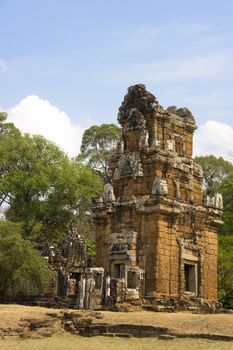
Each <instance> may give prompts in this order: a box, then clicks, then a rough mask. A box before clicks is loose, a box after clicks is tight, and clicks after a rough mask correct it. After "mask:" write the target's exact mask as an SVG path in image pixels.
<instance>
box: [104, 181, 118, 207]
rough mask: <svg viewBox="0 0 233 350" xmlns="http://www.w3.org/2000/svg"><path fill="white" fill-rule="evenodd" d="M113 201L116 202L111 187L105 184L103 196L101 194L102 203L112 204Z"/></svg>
mask: <svg viewBox="0 0 233 350" xmlns="http://www.w3.org/2000/svg"><path fill="white" fill-rule="evenodd" d="M115 200H116V197H115V194H114V191H113V187H112V185H111V184H106V185H105V186H104V194H103V201H104V203H112V202H115Z"/></svg>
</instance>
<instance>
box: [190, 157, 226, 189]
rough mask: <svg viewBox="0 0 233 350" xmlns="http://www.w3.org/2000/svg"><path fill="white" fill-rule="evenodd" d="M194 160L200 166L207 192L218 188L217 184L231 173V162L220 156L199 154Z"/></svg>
mask: <svg viewBox="0 0 233 350" xmlns="http://www.w3.org/2000/svg"><path fill="white" fill-rule="evenodd" d="M195 161H196V162H197V163H199V164H200V165H201V166H202V169H203V172H204V185H205V187H206V189H207V193H208V194H213V193H214V192H217V191H218V190H219V184H220V183H221V182H222V181H223V180H224V179H225V178H226V177H227V176H228V175H230V174H233V164H232V163H230V162H228V161H226V160H225V159H223V158H222V157H219V158H217V157H215V156H213V155H210V156H200V157H196V158H195Z"/></svg>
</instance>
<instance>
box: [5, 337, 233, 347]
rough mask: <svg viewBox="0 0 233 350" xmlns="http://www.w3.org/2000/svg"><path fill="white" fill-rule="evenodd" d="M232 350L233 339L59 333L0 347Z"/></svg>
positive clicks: (15, 340)
mask: <svg viewBox="0 0 233 350" xmlns="http://www.w3.org/2000/svg"><path fill="white" fill-rule="evenodd" d="M99 348H100V349H101V350H129V349H133V350H153V349H155V350H208V349H211V350H219V349H221V350H232V349H233V343H232V342H222V341H221V342H220V341H209V340H203V339H201V340H199V339H174V340H171V341H165V340H157V339H136V338H131V339H122V338H106V337H93V338H83V337H80V336H77V335H70V334H63V335H62V334H57V335H55V336H53V337H52V338H43V339H28V340H21V339H18V338H14V339H12V338H10V339H9V338H8V339H6V340H1V341H0V350H48V349H49V350H77V349H78V350H96V349H99Z"/></svg>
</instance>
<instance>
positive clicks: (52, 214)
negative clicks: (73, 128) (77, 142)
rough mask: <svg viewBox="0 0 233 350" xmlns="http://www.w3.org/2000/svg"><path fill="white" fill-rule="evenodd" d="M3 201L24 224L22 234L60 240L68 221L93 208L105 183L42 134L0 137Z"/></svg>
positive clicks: (0, 192)
mask: <svg viewBox="0 0 233 350" xmlns="http://www.w3.org/2000/svg"><path fill="white" fill-rule="evenodd" d="M0 159H1V160H0V195H1V202H0V204H5V205H6V204H7V205H8V209H7V210H6V217H7V219H8V220H11V221H15V222H22V223H23V229H24V237H31V238H33V239H34V240H36V241H41V240H42V241H43V240H45V239H46V240H48V241H50V242H53V241H56V240H59V239H60V238H61V236H62V235H63V233H64V231H65V229H66V227H67V224H68V223H69V222H70V221H71V220H73V218H74V217H77V216H78V217H81V216H82V215H84V213H85V212H86V211H87V210H88V209H89V208H90V203H91V198H92V197H93V196H98V195H99V194H100V193H101V191H102V182H101V180H100V179H99V177H98V176H96V175H95V174H94V173H93V171H92V170H91V169H90V168H87V167H86V166H84V165H82V164H78V163H77V162H75V161H73V160H70V159H69V158H68V157H67V156H66V155H65V154H64V153H63V152H62V151H61V150H60V149H59V148H58V147H57V146H56V145H55V144H54V143H52V142H50V141H48V140H46V139H45V138H43V137H42V136H29V135H24V136H22V135H20V133H19V134H17V137H16V135H14V136H13V135H12V133H10V134H7V133H5V134H4V137H2V138H1V139H0Z"/></svg>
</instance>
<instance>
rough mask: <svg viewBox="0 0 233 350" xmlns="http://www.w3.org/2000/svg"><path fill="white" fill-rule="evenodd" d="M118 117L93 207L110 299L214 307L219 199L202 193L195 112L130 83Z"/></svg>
mask: <svg viewBox="0 0 233 350" xmlns="http://www.w3.org/2000/svg"><path fill="white" fill-rule="evenodd" d="M118 121H119V123H120V124H121V126H122V138H121V140H120V141H119V144H118V147H117V149H116V150H115V152H114V153H113V154H112V155H111V164H110V169H111V171H112V184H108V185H106V186H105V189H104V194H103V198H102V199H100V200H99V201H97V202H96V204H95V206H94V208H93V218H94V222H95V228H96V248H97V255H96V265H97V266H100V267H103V268H104V269H105V271H106V272H107V276H108V286H107V287H106V290H107V291H106V295H105V297H106V298H107V299H108V303H110V304H117V303H123V302H127V303H128V302H130V303H134V304H138V303H139V304H140V303H145V302H150V303H151V304H156V303H158V302H160V301H161V300H162V301H163V302H167V303H183V302H184V301H187V302H194V303H199V304H201V303H208V304H210V305H215V304H216V302H217V227H218V225H219V224H221V211H222V198H221V195H219V194H215V196H214V197H211V198H209V197H206V196H204V195H203V189H202V180H203V174H202V169H201V167H200V166H199V165H198V164H197V163H195V161H194V160H193V159H192V151H193V133H194V131H195V129H196V123H195V119H194V117H193V115H192V113H191V112H190V111H189V110H188V109H187V108H179V109H177V108H176V107H175V106H172V107H169V108H167V109H166V110H165V109H163V108H162V107H161V106H160V105H159V103H158V101H157V99H156V98H155V96H153V95H152V94H151V93H149V92H148V91H147V90H146V88H145V86H144V85H142V84H140V85H135V86H131V87H130V88H129V89H128V93H127V95H126V96H125V98H124V100H123V103H122V105H121V107H120V108H119V114H118Z"/></svg>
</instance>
